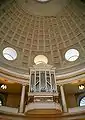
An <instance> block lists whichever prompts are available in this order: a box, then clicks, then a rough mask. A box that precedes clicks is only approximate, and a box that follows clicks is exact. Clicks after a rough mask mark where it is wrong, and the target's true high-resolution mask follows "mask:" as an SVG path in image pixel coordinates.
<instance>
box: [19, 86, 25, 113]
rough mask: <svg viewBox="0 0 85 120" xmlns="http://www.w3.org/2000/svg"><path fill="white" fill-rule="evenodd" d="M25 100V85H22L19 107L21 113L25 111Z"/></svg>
mask: <svg viewBox="0 0 85 120" xmlns="http://www.w3.org/2000/svg"><path fill="white" fill-rule="evenodd" d="M24 101H25V85H23V86H22V92H21V100H20V109H19V112H20V113H23V112H24Z"/></svg>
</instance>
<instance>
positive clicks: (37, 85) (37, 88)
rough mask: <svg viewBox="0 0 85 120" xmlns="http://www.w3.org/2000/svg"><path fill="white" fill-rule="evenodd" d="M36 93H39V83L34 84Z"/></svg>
mask: <svg viewBox="0 0 85 120" xmlns="http://www.w3.org/2000/svg"><path fill="white" fill-rule="evenodd" d="M35 91H36V92H39V83H37V84H36V90H35Z"/></svg>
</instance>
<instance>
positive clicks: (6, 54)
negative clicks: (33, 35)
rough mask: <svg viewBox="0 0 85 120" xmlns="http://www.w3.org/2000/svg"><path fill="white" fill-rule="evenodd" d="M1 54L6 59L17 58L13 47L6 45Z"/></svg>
mask: <svg viewBox="0 0 85 120" xmlns="http://www.w3.org/2000/svg"><path fill="white" fill-rule="evenodd" d="M3 56H4V57H5V58H6V59H7V60H15V59H16V58H17V52H16V51H15V50H14V49H13V48H11V47H7V48H5V49H4V50H3Z"/></svg>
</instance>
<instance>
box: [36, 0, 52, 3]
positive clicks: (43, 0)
mask: <svg viewBox="0 0 85 120" xmlns="http://www.w3.org/2000/svg"><path fill="white" fill-rule="evenodd" d="M37 1H38V2H41V3H44V2H48V1H50V0H37Z"/></svg>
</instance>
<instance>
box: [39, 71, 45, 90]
mask: <svg viewBox="0 0 85 120" xmlns="http://www.w3.org/2000/svg"><path fill="white" fill-rule="evenodd" d="M40 78H41V89H42V88H43V89H45V71H42V72H41V73H40Z"/></svg>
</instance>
